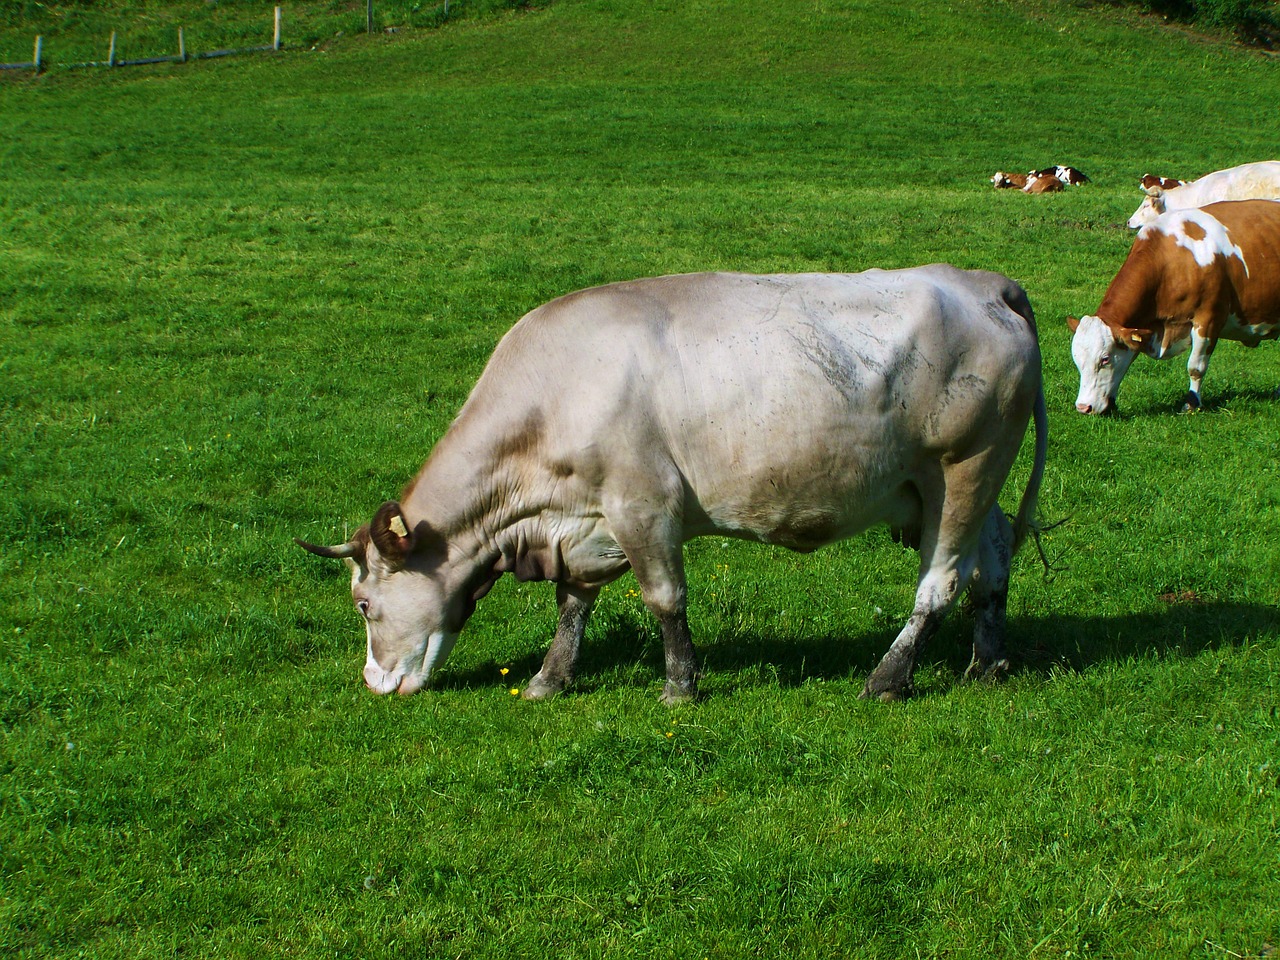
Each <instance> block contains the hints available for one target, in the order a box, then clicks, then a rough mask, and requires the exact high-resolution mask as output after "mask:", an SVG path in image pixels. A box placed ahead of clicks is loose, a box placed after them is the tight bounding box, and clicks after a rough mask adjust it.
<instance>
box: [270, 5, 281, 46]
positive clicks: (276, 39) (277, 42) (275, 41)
mask: <svg viewBox="0 0 1280 960" xmlns="http://www.w3.org/2000/svg"><path fill="white" fill-rule="evenodd" d="M271 49H272V50H279V49H280V8H279V7H276V32H275V36H274V37H273V38H272V40H271Z"/></svg>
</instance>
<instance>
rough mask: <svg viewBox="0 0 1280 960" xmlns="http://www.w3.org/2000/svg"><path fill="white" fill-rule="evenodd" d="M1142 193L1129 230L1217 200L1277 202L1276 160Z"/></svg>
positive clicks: (1278, 178) (1279, 179) (1278, 177)
mask: <svg viewBox="0 0 1280 960" xmlns="http://www.w3.org/2000/svg"><path fill="white" fill-rule="evenodd" d="M1145 179H1146V178H1145V177H1144V178H1143V180H1144V181H1145ZM1145 190H1146V193H1147V196H1146V198H1145V199H1144V200H1143V201H1142V203H1141V205H1139V207H1138V209H1137V210H1135V211H1134V212H1133V216H1132V217H1130V218H1129V226H1130V227H1131V228H1133V229H1135V230H1136V229H1137V228H1138V227H1141V226H1142V225H1143V224H1147V223H1150V222H1151V221H1152V220H1154V219H1155V218H1156V217H1158V216H1160V214H1162V213H1168V212H1170V211H1173V210H1190V209H1191V208H1193V207H1203V206H1205V205H1206V204H1209V203H1217V202H1218V201H1219V200H1277V199H1280V160H1264V161H1263V162H1261V163H1245V164H1241V165H1240V166H1238V167H1231V168H1230V169H1229V170H1218V171H1217V172H1215V173H1207V174H1205V175H1204V176H1203V177H1201V178H1200V179H1199V180H1192V181H1191V182H1190V183H1184V184H1181V185H1180V186H1175V187H1163V186H1150V187H1146V188H1145Z"/></svg>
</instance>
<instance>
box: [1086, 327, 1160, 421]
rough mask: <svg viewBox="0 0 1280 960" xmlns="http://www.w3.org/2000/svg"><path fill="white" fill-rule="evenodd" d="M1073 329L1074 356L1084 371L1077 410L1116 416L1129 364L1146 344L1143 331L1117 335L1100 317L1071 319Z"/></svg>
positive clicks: (1124, 332) (1127, 331)
mask: <svg viewBox="0 0 1280 960" xmlns="http://www.w3.org/2000/svg"><path fill="white" fill-rule="evenodd" d="M1067 326H1069V327H1070V328H1071V333H1072V337H1071V357H1072V359H1073V360H1075V362H1076V367H1077V368H1078V369H1079V371H1080V393H1079V394H1078V395H1077V396H1076V409H1077V410H1079V411H1080V412H1081V413H1099V414H1102V413H1115V412H1116V392H1117V391H1118V390H1119V389H1120V381H1121V380H1123V379H1124V375H1125V373H1127V372H1128V370H1129V364H1131V363H1133V358H1134V357H1136V356H1137V355H1138V351H1140V350H1141V349H1142V347H1143V345H1144V344H1145V341H1146V337H1145V335H1144V332H1143V331H1139V330H1122V331H1121V332H1120V335H1117V334H1116V333H1115V332H1114V331H1113V330H1112V329H1111V327H1109V326H1108V325H1107V324H1106V323H1104V322H1103V321H1102V320H1100V319H1098V318H1097V317H1081V318H1080V319H1079V320H1077V319H1076V318H1075V317H1068V318H1067Z"/></svg>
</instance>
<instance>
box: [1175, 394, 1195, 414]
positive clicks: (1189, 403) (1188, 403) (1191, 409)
mask: <svg viewBox="0 0 1280 960" xmlns="http://www.w3.org/2000/svg"><path fill="white" fill-rule="evenodd" d="M1199 409H1200V398H1199V397H1197V396H1196V395H1195V394H1194V393H1188V394H1187V396H1186V399H1185V400H1183V401H1182V409H1181V411H1180V412H1181V413H1195V412H1196V411H1198V410H1199Z"/></svg>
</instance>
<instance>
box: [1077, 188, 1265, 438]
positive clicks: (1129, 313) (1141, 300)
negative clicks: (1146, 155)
mask: <svg viewBox="0 0 1280 960" xmlns="http://www.w3.org/2000/svg"><path fill="white" fill-rule="evenodd" d="M1067 322H1068V324H1069V325H1070V327H1071V331H1072V333H1073V337H1072V340H1071V355H1072V356H1073V357H1074V359H1075V362H1076V366H1077V367H1078V368H1079V369H1080V393H1079V395H1078V396H1077V397H1076V409H1077V410H1079V411H1080V412H1081V413H1111V412H1114V410H1115V409H1116V392H1117V391H1118V390H1119V388H1120V381H1121V380H1122V379H1123V378H1124V375H1125V372H1126V371H1127V370H1128V369H1129V365H1130V364H1131V363H1132V362H1133V358H1134V357H1136V356H1137V355H1138V354H1139V353H1145V354H1147V355H1148V356H1151V357H1157V358H1164V357H1172V356H1175V355H1177V354H1179V353H1182V352H1183V351H1184V350H1186V349H1187V348H1190V350H1191V356H1190V358H1189V359H1188V361H1187V371H1188V372H1189V374H1190V377H1191V386H1190V389H1189V390H1188V392H1187V397H1186V401H1185V403H1184V405H1183V409H1185V410H1195V409H1197V408H1199V406H1200V384H1201V381H1202V380H1203V378H1204V373H1205V368H1206V367H1208V365H1209V357H1210V356H1212V354H1213V350H1214V347H1216V346H1217V344H1218V341H1219V340H1237V341H1239V342H1240V343H1243V344H1244V345H1245V346H1249V347H1256V346H1257V345H1258V344H1259V343H1260V342H1261V341H1263V340H1274V339H1276V337H1277V335H1278V334H1280V203H1276V202H1275V201H1272V200H1236V201H1225V202H1223V203H1211V204H1209V206H1207V207H1203V208H1201V209H1199V210H1175V211H1173V212H1171V213H1166V214H1163V215H1162V216H1159V217H1157V218H1156V219H1155V220H1153V221H1152V222H1151V223H1149V224H1147V225H1146V226H1145V227H1143V228H1142V229H1141V230H1139V231H1138V236H1137V239H1135V240H1134V241H1133V247H1132V248H1131V249H1130V250H1129V256H1128V258H1127V259H1126V260H1125V262H1124V265H1123V266H1122V267H1121V268H1120V272H1119V273H1117V274H1116V276H1115V279H1114V280H1112V281H1111V285H1110V286H1109V287H1107V292H1106V294H1105V295H1104V296H1103V298H1102V303H1101V305H1100V306H1099V307H1098V312H1097V314H1096V315H1095V316H1090V317H1082V318H1080V319H1079V320H1075V319H1074V318H1071V319H1069V320H1068V321H1067Z"/></svg>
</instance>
